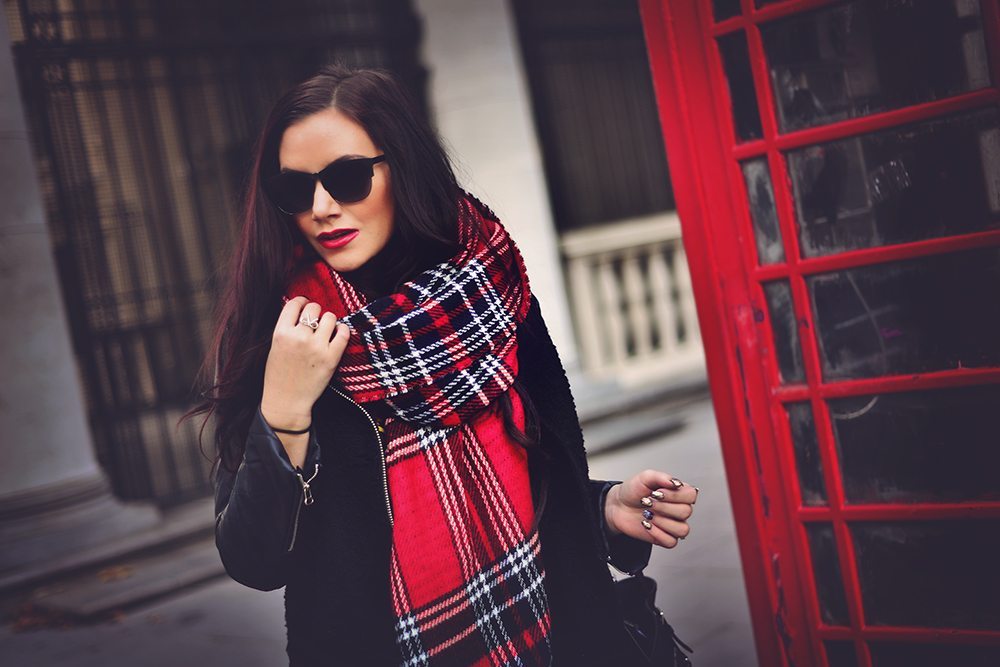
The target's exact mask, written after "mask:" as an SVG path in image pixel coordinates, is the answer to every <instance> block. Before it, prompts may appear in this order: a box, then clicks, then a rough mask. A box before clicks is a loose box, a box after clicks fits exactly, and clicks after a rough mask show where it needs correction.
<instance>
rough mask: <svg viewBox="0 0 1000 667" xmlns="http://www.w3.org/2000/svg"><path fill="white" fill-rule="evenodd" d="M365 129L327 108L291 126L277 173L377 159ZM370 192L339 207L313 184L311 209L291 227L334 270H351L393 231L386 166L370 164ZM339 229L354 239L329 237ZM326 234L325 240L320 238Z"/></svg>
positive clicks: (312, 170)
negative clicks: (343, 160) (340, 161)
mask: <svg viewBox="0 0 1000 667" xmlns="http://www.w3.org/2000/svg"><path fill="white" fill-rule="evenodd" d="M381 154H382V151H381V150H379V149H378V148H377V147H376V146H375V144H374V143H372V140H371V137H369V136H368V133H367V132H366V131H365V129H364V128H363V127H361V126H360V125H358V124H357V123H356V122H354V121H353V120H351V119H350V118H348V117H347V116H345V115H344V114H342V113H341V112H340V111H338V110H336V109H334V108H329V109H325V110H324V111H320V112H318V113H314V114H312V115H311V116H307V117H305V118H303V119H302V120H300V121H298V122H297V123H295V124H294V125H291V126H289V127H288V128H287V129H286V130H285V133H284V135H282V137H281V146H280V147H279V149H278V163H279V165H280V168H281V169H288V170H292V171H301V172H305V173H307V174H314V173H317V172H319V171H321V170H322V169H323V168H324V167H326V166H327V165H328V164H330V163H331V162H333V161H334V160H336V159H337V158H340V157H345V156H350V157H374V156H376V155H381ZM373 168H374V171H375V175H374V177H373V178H372V190H371V193H370V194H369V195H368V196H367V197H365V198H364V199H362V200H361V201H359V202H354V203H350V204H341V203H340V202H338V201H337V200H335V199H334V198H333V197H331V196H330V193H328V192H327V191H326V189H324V188H323V185H322V184H321V183H319V181H317V182H316V188H315V191H314V192H313V202H312V209H311V210H307V211H304V212H302V213H299V214H297V215H295V216H293V217H294V218H295V223H296V225H298V228H299V230H300V231H301V232H302V234H303V235H304V236H305V238H306V240H307V241H308V242H309V244H310V245H311V246H312V247H313V248H314V249H315V250H316V252H317V253H319V256H320V257H322V258H323V259H324V260H326V263H327V264H329V265H330V266H331V267H333V269H334V270H335V271H338V272H345V271H354V270H356V269H358V268H360V267H361V266H363V265H364V264H365V263H366V262H367V261H368V260H370V259H371V258H372V257H374V256H375V255H376V254H378V252H379V251H380V250H382V248H384V247H385V245H386V243H388V241H389V238H390V237H391V236H392V231H393V203H392V193H391V192H390V189H389V165H388V163H387V162H385V161H383V162H379V163H377V164H375V165H374V166H373ZM341 229H351V230H356V233H355V234H354V236H353V238H350V239H349V240H348V241H347V243H346V244H342V245H340V244H341V243H343V240H344V238H346V237H340V238H339V239H338V238H337V237H329V236H328V235H329V234H330V232H334V231H336V230H341ZM324 235H326V237H324Z"/></svg>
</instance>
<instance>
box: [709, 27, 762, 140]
mask: <svg viewBox="0 0 1000 667" xmlns="http://www.w3.org/2000/svg"><path fill="white" fill-rule="evenodd" d="M719 55H720V56H722V66H723V67H724V68H725V70H726V80H727V81H728V82H729V97H730V99H731V100H732V103H733V123H734V124H735V125H736V136H737V137H738V138H739V139H740V140H746V139H760V138H761V137H762V136H764V131H763V130H762V129H761V125H760V112H759V111H758V109H757V92H756V91H755V90H754V87H753V73H752V72H751V71H750V56H749V53H748V51H747V36H746V35H745V34H744V33H743V31H742V30H741V31H739V32H734V33H732V34H731V35H726V36H724V37H720V38H719Z"/></svg>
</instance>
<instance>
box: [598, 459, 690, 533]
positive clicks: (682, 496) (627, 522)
mask: <svg viewBox="0 0 1000 667" xmlns="http://www.w3.org/2000/svg"><path fill="white" fill-rule="evenodd" d="M697 499H698V489H697V488H696V487H694V486H690V485H688V484H685V483H684V482H682V481H681V480H679V479H677V478H675V477H674V476H673V475H669V474H667V473H665V472H660V471H659V470H643V471H642V472H640V473H639V474H637V475H635V476H633V477H631V478H629V479H627V480H625V481H624V482H622V483H621V484H615V485H614V486H613V487H611V489H610V490H609V491H608V495H607V498H606V500H605V505H604V518H605V521H607V524H608V528H609V530H610V532H611V533H613V534H618V533H624V534H625V535H628V536H629V537H634V538H635V539H638V540H643V541H645V542H652V543H653V544H657V545H659V546H661V547H665V548H667V549H671V548H673V547H675V546H677V541H678V540H683V539H684V538H685V537H687V536H688V534H689V533H690V532H691V528H690V527H689V526H688V523H687V521H688V519H690V518H691V513H692V512H693V511H694V507H692V505H694V503H695V501H696V500H697ZM644 512H645V514H644Z"/></svg>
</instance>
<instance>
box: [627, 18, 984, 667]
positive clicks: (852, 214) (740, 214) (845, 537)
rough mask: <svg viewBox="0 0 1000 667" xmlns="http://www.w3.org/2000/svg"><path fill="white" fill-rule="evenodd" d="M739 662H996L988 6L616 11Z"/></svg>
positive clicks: (767, 666)
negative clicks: (666, 169)
mask: <svg viewBox="0 0 1000 667" xmlns="http://www.w3.org/2000/svg"><path fill="white" fill-rule="evenodd" d="M640 1H641V7H642V13H643V23H644V29H645V31H646V38H647V46H648V50H649V56H650V63H651V66H652V71H653V76H654V83H655V87H656V93H657V99H658V104H659V109H660V116H661V122H662V125H663V130H664V138H665V143H666V148H667V151H668V156H669V160H670V171H671V177H672V180H673V184H674V190H675V193H676V199H677V206H678V211H679V214H680V218H681V221H682V225H683V231H684V243H685V246H686V249H687V255H688V258H689V263H690V268H691V273H692V279H693V285H694V288H695V294H696V298H697V303H698V313H699V318H700V320H701V324H702V326H701V330H702V336H703V339H704V344H705V348H706V355H707V359H708V364H709V381H710V384H711V389H712V396H713V400H714V403H715V408H716V412H717V415H718V423H719V429H720V432H721V436H722V443H723V450H724V458H725V462H726V468H727V474H728V478H729V484H730V490H731V495H732V499H733V510H734V514H735V517H736V523H737V531H738V536H739V540H740V549H741V556H742V559H743V566H744V572H745V578H746V586H747V591H748V594H749V600H750V606H751V613H752V616H753V622H754V632H755V637H756V640H757V649H758V657H759V660H760V664H761V665H762V666H763V667H772V666H778V665H788V666H791V665H795V666H797V667H803V666H808V665H817V666H827V665H829V666H830V667H841V666H846V665H849V666H852V667H853V666H860V667H870V666H873V665H874V666H875V667H887V666H891V667H895V666H902V665H905V666H907V667H913V666H921V665H932V664H933V665H949V666H950V665H960V666H963V667H967V666H970V665H972V666H977V667H978V666H986V665H990V666H996V665H1000V90H998V87H997V86H998V80H1000V78H998V77H1000V74H998V73H1000V8H998V3H997V0H853V1H843V0H841V1H837V2H831V1H828V0H640Z"/></svg>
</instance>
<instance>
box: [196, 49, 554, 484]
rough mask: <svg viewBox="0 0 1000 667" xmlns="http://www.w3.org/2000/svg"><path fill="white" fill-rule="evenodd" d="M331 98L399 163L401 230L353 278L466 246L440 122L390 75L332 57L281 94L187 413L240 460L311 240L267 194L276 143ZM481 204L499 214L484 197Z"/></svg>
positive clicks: (395, 173) (387, 284)
mask: <svg viewBox="0 0 1000 667" xmlns="http://www.w3.org/2000/svg"><path fill="white" fill-rule="evenodd" d="M331 107H333V108H336V109H337V110H338V111H340V112H341V113H343V114H344V115H345V116H347V117H348V118H350V119H351V120H353V121H354V122H356V123H358V124H359V125H360V126H361V127H363V128H364V129H365V131H366V132H367V133H368V135H369V136H370V137H371V139H372V142H373V143H374V144H375V146H376V147H377V148H378V149H379V150H380V151H381V152H383V153H384V154H385V155H386V161H387V163H388V165H389V168H390V170H391V172H390V173H391V174H392V177H391V178H390V190H391V195H392V199H393V204H394V230H393V234H392V236H391V238H390V240H389V241H388V242H387V243H386V246H385V247H384V248H383V249H382V250H381V251H380V252H379V253H378V254H376V255H375V256H374V257H373V258H371V259H370V260H369V261H368V262H367V263H366V264H365V266H364V267H362V269H359V270H357V271H354V272H351V273H345V274H343V275H344V277H345V278H346V279H347V280H349V281H351V282H352V284H354V285H355V287H358V288H359V289H360V288H361V287H362V285H361V284H360V283H361V281H364V282H365V284H364V285H363V287H364V290H363V291H365V293H366V294H368V295H369V296H381V295H383V294H387V293H390V292H393V291H396V290H397V289H398V288H399V286H400V285H401V284H402V283H403V282H405V281H406V280H409V279H411V278H413V277H415V276H416V275H417V274H418V273H420V272H421V271H424V270H426V269H428V268H430V267H431V266H433V265H435V264H438V263H440V262H442V261H445V260H447V259H448V258H450V257H453V256H454V255H455V253H456V252H457V251H458V250H459V248H458V240H457V236H458V213H457V206H456V204H457V201H458V198H459V197H460V196H462V195H463V194H466V193H464V192H463V191H462V190H461V188H460V187H459V185H458V183H457V181H456V179H455V174H454V171H453V170H452V167H451V164H450V162H449V160H448V156H447V154H446V152H445V150H444V148H443V147H442V145H441V142H440V140H439V139H438V137H437V135H436V133H435V132H434V131H433V130H432V129H431V127H430V125H429V124H428V123H427V121H426V120H425V119H424V117H423V116H422V115H421V114H420V113H418V112H417V109H416V106H415V104H414V102H413V100H412V98H411V97H410V95H409V94H408V93H407V92H406V90H405V89H404V88H403V87H402V86H401V85H400V84H399V83H398V82H397V81H396V80H395V79H394V78H393V77H392V75H390V74H389V73H388V72H386V71H384V70H380V69H356V68H349V67H346V66H343V65H340V64H332V65H328V66H326V67H324V68H322V69H321V70H320V71H319V72H318V73H317V74H316V75H315V76H313V77H311V78H309V79H308V80H306V81H304V82H302V83H300V84H299V85H297V86H295V87H294V88H292V89H291V90H290V91H288V92H287V93H286V94H285V95H284V96H283V97H281V99H279V100H278V101H277V103H275V105H274V108H273V109H272V110H271V113H270V114H269V115H268V117H267V120H266V122H265V124H264V127H263V129H262V131H261V134H260V137H259V138H258V140H257V143H256V146H255V150H254V161H253V167H252V172H251V174H250V178H249V182H248V185H247V188H246V192H245V195H244V201H243V205H242V207H241V218H242V224H241V229H240V233H239V239H238V242H237V244H236V249H235V252H234V254H233V256H232V258H231V261H230V266H229V270H228V274H227V275H228V278H227V280H228V282H227V284H226V286H225V288H224V290H223V292H222V294H221V298H220V300H219V302H218V305H217V308H216V315H215V317H216V320H215V321H216V322H217V324H216V328H215V331H214V335H213V338H212V345H211V347H210V349H209V351H208V353H207V354H206V357H205V360H204V362H203V364H202V366H201V369H200V371H199V373H198V377H197V378H196V380H195V389H196V392H197V396H198V398H199V402H198V403H197V404H196V405H195V407H193V408H192V409H191V410H190V411H189V412H188V413H186V414H185V415H184V416H183V417H182V419H188V418H190V417H193V416H195V415H199V414H204V415H205V420H204V422H203V423H202V431H203V430H204V427H205V424H206V423H207V422H208V419H209V418H210V417H213V416H214V417H215V431H214V437H213V439H214V442H215V457H214V464H215V465H223V466H225V467H226V468H227V469H228V470H231V471H234V470H236V468H237V467H238V465H239V463H240V461H241V460H242V458H243V452H244V448H245V446H246V437H247V434H248V432H249V428H250V422H251V421H252V418H253V415H254V412H255V411H256V409H257V405H258V404H259V403H260V400H261V397H262V394H263V384H264V366H265V363H266V361H267V356H268V353H269V351H270V348H271V336H272V333H273V330H274V325H275V322H276V321H277V318H278V314H279V312H280V310H281V296H282V294H283V292H284V288H285V286H286V284H287V280H288V278H289V275H288V270H289V267H290V266H291V261H290V260H291V257H292V254H293V251H294V249H295V247H296V244H300V245H304V246H305V247H306V248H305V249H306V251H311V248H309V246H308V244H305V243H304V241H303V239H301V232H299V230H298V229H297V227H295V226H294V225H292V224H289V217H288V216H287V215H286V214H284V213H282V212H280V211H279V210H278V209H277V208H276V207H275V206H274V205H273V204H272V203H271V201H270V200H269V199H268V198H267V197H266V196H265V194H264V192H263V189H262V188H261V182H262V181H263V180H264V179H266V178H267V177H268V176H270V175H272V174H274V173H276V172H277V171H278V170H279V161H278V149H279V147H280V145H281V138H282V135H283V134H284V132H285V130H286V129H287V128H288V127H289V126H291V125H293V124H294V123H296V122H298V121H300V120H302V119H304V118H306V117H308V116H310V115H312V114H314V113H317V112H320V111H323V110H325V109H328V108H331ZM476 204H477V206H480V207H481V209H482V210H483V211H484V214H486V215H488V216H489V217H494V218H495V216H494V215H493V213H492V212H491V211H490V210H489V209H488V208H487V207H485V206H484V205H482V204H481V203H479V202H478V200H476ZM373 267H374V268H377V270H371V269H372V268H373ZM514 389H515V390H516V391H518V394H519V396H520V397H521V399H522V403H523V404H524V408H525V419H526V424H525V429H524V430H523V431H522V430H520V429H519V428H518V427H517V426H516V425H515V423H514V420H513V414H512V405H511V399H510V397H509V396H508V395H507V394H504V395H503V396H502V397H501V398H500V400H498V401H497V405H496V410H498V411H499V413H500V414H501V416H502V417H503V422H504V426H505V428H506V430H507V432H508V433H509V434H510V436H511V437H512V438H513V439H514V440H515V441H516V442H518V443H519V444H521V445H522V446H524V447H526V448H528V449H529V451H530V450H532V449H539V448H537V447H535V445H537V444H538V439H539V429H538V417H537V414H536V412H535V407H534V405H533V403H532V402H531V399H530V397H529V396H528V395H527V392H525V391H524V390H523V388H522V387H521V386H520V384H519V383H518V382H515V384H514ZM199 437H200V436H199ZM213 474H214V466H213Z"/></svg>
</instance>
